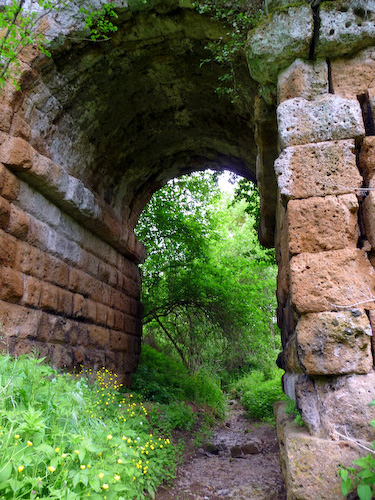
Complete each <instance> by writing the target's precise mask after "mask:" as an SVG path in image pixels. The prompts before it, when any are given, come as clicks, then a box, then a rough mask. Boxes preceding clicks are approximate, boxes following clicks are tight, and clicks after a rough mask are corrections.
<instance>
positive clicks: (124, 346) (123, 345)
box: [108, 330, 129, 352]
mask: <svg viewBox="0 0 375 500" xmlns="http://www.w3.org/2000/svg"><path fill="white" fill-rule="evenodd" d="M108 349H109V350H110V351H125V352H127V351H128V350H129V337H128V335H126V334H125V333H122V332H116V331H113V330H111V332H110V334H109V344H108Z"/></svg>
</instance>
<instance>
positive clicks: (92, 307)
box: [86, 299, 97, 323]
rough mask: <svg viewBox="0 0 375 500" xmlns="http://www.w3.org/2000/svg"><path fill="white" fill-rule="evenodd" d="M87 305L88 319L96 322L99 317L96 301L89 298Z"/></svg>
mask: <svg viewBox="0 0 375 500" xmlns="http://www.w3.org/2000/svg"><path fill="white" fill-rule="evenodd" d="M86 306H87V314H86V319H87V320H88V321H90V322H91V323H95V322H96V318H97V307H96V303H95V302H94V301H93V300H90V299H87V300H86Z"/></svg>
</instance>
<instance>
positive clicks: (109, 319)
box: [107, 307, 116, 328]
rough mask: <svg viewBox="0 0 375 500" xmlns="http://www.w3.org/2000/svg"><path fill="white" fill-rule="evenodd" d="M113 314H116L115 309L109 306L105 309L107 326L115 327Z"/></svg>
mask: <svg viewBox="0 0 375 500" xmlns="http://www.w3.org/2000/svg"><path fill="white" fill-rule="evenodd" d="M115 316H116V311H115V310H114V309H111V308H110V307H109V308H108V309H107V326H108V328H114V327H115Z"/></svg>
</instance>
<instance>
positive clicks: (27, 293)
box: [21, 275, 43, 307]
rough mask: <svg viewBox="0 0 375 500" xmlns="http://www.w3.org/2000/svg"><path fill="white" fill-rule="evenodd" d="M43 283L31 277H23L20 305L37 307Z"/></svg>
mask: <svg viewBox="0 0 375 500" xmlns="http://www.w3.org/2000/svg"><path fill="white" fill-rule="evenodd" d="M42 286H43V283H42V282H41V281H39V280H38V279H36V278H34V277H33V276H28V275H25V276H24V294H23V297H22V301H21V303H22V304H23V305H25V306H31V307H39V304H40V294H41V290H42Z"/></svg>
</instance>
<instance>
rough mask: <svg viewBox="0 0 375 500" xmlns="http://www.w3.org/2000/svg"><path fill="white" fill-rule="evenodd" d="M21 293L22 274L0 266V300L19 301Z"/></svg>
mask: <svg viewBox="0 0 375 500" xmlns="http://www.w3.org/2000/svg"><path fill="white" fill-rule="evenodd" d="M22 295H23V278H22V274H21V273H19V272H18V271H15V270H14V269H11V268H10V267H3V266H1V267H0V300H6V301H8V302H19V301H20V299H21V298H22Z"/></svg>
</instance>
